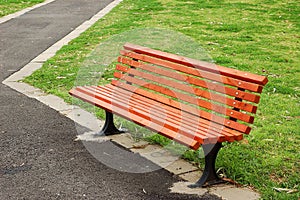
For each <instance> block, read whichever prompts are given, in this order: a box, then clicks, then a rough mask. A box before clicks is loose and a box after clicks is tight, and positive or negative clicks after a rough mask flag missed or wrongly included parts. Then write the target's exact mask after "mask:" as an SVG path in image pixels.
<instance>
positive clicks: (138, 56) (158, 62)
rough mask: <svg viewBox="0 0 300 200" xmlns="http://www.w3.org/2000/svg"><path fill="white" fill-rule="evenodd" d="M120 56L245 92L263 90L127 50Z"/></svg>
mask: <svg viewBox="0 0 300 200" xmlns="http://www.w3.org/2000/svg"><path fill="white" fill-rule="evenodd" d="M120 54H121V55H123V56H126V57H130V58H133V59H137V60H141V61H144V62H149V63H152V64H156V65H161V66H163V67H167V68H169V69H173V70H177V71H181V72H184V73H187V74H191V75H195V76H198V77H201V78H205V79H208V80H211V81H217V82H219V83H222V84H227V85H231V86H235V87H239V88H243V89H246V90H249V91H252V92H258V93H261V92H262V89H263V86H261V85H259V84H256V83H250V82H246V81H243V80H238V79H235V78H232V77H227V76H224V75H221V74H216V73H211V72H207V71H204V70H200V69H197V68H191V67H187V66H184V65H181V64H177V63H172V62H170V61H167V60H161V59H158V58H154V57H150V56H146V55H143V54H138V53H135V52H132V51H128V50H121V51H120ZM120 58H121V57H120Z"/></svg>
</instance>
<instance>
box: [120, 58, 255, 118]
mask: <svg viewBox="0 0 300 200" xmlns="http://www.w3.org/2000/svg"><path fill="white" fill-rule="evenodd" d="M136 63H137V62H136ZM133 66H134V67H136V68H140V69H143V70H147V71H150V72H154V73H156V72H157V71H159V72H160V73H159V74H161V75H164V76H166V77H170V78H176V80H178V81H184V80H186V77H185V76H183V75H180V74H177V73H174V72H169V71H166V70H163V69H160V68H157V67H155V66H147V65H144V64H140V65H133ZM116 69H117V70H119V71H122V72H126V73H129V74H131V73H132V72H131V70H132V68H130V67H126V66H122V65H120V64H117V65H116ZM133 75H135V74H133ZM152 80H153V79H152ZM155 81H156V82H159V83H162V84H164V85H167V86H170V87H173V88H177V89H179V90H182V91H185V92H188V93H191V94H192V95H197V96H200V97H203V98H206V99H208V100H209V101H211V100H212V101H215V102H219V103H222V104H227V105H229V106H232V107H234V108H238V109H241V110H244V111H247V112H251V113H256V110H257V106H254V105H252V104H248V103H245V102H241V101H237V100H234V99H231V98H226V97H225V96H223V95H220V94H216V93H213V92H210V91H208V90H203V89H200V88H195V87H193V85H191V84H185V83H181V82H177V81H174V80H170V79H166V78H164V77H163V76H160V77H159V80H155Z"/></svg>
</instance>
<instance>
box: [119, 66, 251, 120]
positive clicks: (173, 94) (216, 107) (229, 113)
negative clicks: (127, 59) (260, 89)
mask: <svg viewBox="0 0 300 200" xmlns="http://www.w3.org/2000/svg"><path fill="white" fill-rule="evenodd" d="M130 72H131V74H132V75H136V76H142V77H143V78H148V79H151V74H144V73H143V72H140V71H136V70H131V71H130ZM114 75H115V77H118V78H120V79H122V80H125V81H127V82H130V83H134V84H136V85H139V86H142V87H145V88H148V89H151V90H153V91H156V92H159V93H162V94H165V95H168V96H170V97H173V98H177V99H180V100H183V101H186V102H188V103H191V104H195V105H197V106H200V107H202V108H206V109H209V110H211V111H215V112H218V113H220V114H224V115H227V116H229V117H233V118H236V119H239V120H242V121H245V122H248V123H253V121H254V117H253V116H250V115H247V114H245V113H241V112H238V111H235V110H232V109H228V108H226V107H224V106H220V105H217V104H213V103H210V102H208V101H205V100H202V99H198V98H195V97H192V96H190V95H187V94H183V93H181V92H177V91H174V90H170V89H168V88H165V87H162V86H159V85H156V84H152V83H149V82H146V81H144V80H141V79H137V78H135V77H132V76H129V75H128V74H127V75H123V74H121V73H119V72H115V74H114ZM152 78H157V79H158V81H159V79H160V78H159V77H155V76H153V77H152Z"/></svg>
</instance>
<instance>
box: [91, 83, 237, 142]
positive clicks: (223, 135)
mask: <svg viewBox="0 0 300 200" xmlns="http://www.w3.org/2000/svg"><path fill="white" fill-rule="evenodd" d="M90 89H91V90H96V91H99V92H100V91H101V93H103V92H104V94H105V92H107V93H115V92H117V93H118V95H112V97H110V98H117V100H118V101H124V99H125V100H126V101H129V103H128V102H126V101H125V103H127V104H128V105H129V107H131V106H134V108H138V109H141V110H148V109H149V108H151V109H155V111H154V113H152V114H153V115H156V116H157V117H161V116H164V114H166V115H167V117H168V118H170V119H172V120H173V121H172V123H175V124H176V125H177V126H183V127H185V128H186V129H189V130H190V131H192V132H195V133H196V134H195V139H197V140H198V139H199V138H198V137H197V134H201V135H203V136H205V137H209V138H208V140H209V139H210V138H213V141H215V139H214V138H216V137H218V138H219V140H218V141H219V142H224V141H229V142H233V141H235V140H241V139H242V135H241V134H238V133H235V132H234V131H233V130H231V131H228V130H219V131H218V130H217V129H215V128H213V127H207V126H206V127H205V125H206V124H204V123H201V121H203V119H201V120H191V119H189V118H190V117H191V115H189V114H188V113H182V112H181V113H180V112H179V110H178V109H176V110H175V109H174V108H173V109H171V107H170V106H166V105H163V104H161V103H159V105H156V107H155V108H153V107H152V105H155V104H157V103H158V102H156V101H153V100H152V101H151V100H150V99H148V98H145V97H143V96H140V95H137V94H133V93H129V91H126V90H123V89H117V91H116V88H115V87H109V86H106V87H105V88H104V87H90ZM128 97H130V100H129V99H128ZM164 111H165V112H166V113H164ZM183 116H184V117H185V118H184V119H182V118H181V117H183ZM193 118H194V119H195V116H193ZM168 120H169V119H167V121H168ZM174 120H175V121H174ZM206 123H207V122H206ZM193 137H194V136H193Z"/></svg>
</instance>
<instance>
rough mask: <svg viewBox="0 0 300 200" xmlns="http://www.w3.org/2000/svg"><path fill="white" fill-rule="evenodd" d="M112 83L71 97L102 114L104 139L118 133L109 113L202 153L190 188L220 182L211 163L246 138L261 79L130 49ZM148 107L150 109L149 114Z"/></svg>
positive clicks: (132, 46) (81, 90)
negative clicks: (227, 144) (227, 145)
mask: <svg viewBox="0 0 300 200" xmlns="http://www.w3.org/2000/svg"><path fill="white" fill-rule="evenodd" d="M114 77H115V79H114V80H112V81H111V83H110V84H107V85H104V86H79V87H75V88H73V89H72V90H70V91H69V93H70V94H71V95H72V96H74V97H77V98H79V99H82V100H84V101H86V102H89V103H91V104H93V105H95V106H97V107H100V108H102V109H105V111H106V120H105V124H104V127H103V129H102V131H101V132H102V134H105V135H112V134H118V133H121V131H119V130H118V129H117V128H116V127H115V125H114V122H113V114H117V115H119V116H121V117H123V118H125V119H128V120H131V121H133V122H135V123H137V124H139V125H141V126H144V127H147V128H148V129H150V130H153V131H155V132H158V133H159V134H161V135H163V136H166V137H168V138H170V139H172V140H175V141H177V142H179V143H181V144H184V145H186V146H188V147H190V148H192V149H194V150H196V149H198V148H199V147H200V146H201V145H202V147H203V150H204V154H205V168H204V172H203V175H202V176H201V178H200V179H199V181H197V182H196V183H195V184H193V185H191V186H190V187H205V186H208V185H212V184H217V183H220V182H223V180H222V179H220V178H219V177H218V175H217V173H216V170H215V161H216V157H217V154H218V152H219V150H220V148H221V147H222V142H233V141H239V140H242V139H243V135H244V134H249V133H250V131H251V128H250V126H249V124H251V123H253V121H254V114H255V113H256V111H257V104H258V103H259V100H260V96H259V94H260V93H261V92H262V89H263V86H264V85H265V84H266V83H267V82H268V80H267V78H266V77H264V76H260V75H256V74H252V73H249V72H244V71H239V70H236V69H231V68H227V67H222V66H218V65H215V64H212V63H208V62H203V61H199V60H195V59H190V58H187V57H183V56H178V55H175V54H171V53H167V52H162V51H159V50H154V49H150V48H147V47H143V46H139V45H135V44H129V43H126V44H125V45H124V49H123V50H121V51H120V56H119V57H118V64H116V71H115V73H114ZM149 108H151V109H149Z"/></svg>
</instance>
